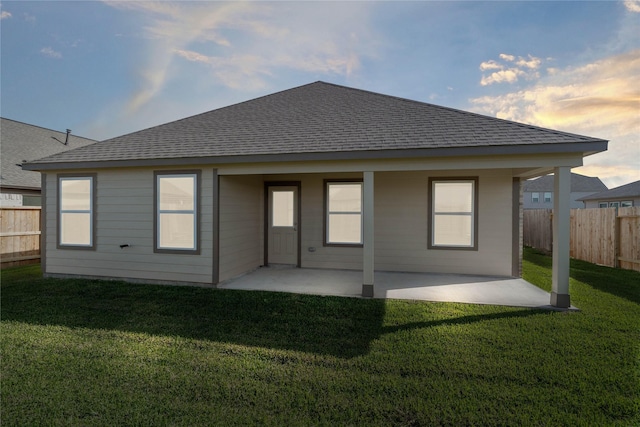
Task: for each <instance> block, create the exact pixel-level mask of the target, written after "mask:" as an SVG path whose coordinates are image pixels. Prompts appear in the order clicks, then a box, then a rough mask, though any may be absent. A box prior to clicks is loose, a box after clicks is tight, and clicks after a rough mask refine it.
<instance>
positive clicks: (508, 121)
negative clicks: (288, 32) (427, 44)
mask: <svg viewBox="0 0 640 427" xmlns="http://www.w3.org/2000/svg"><path fill="white" fill-rule="evenodd" d="M315 83H324V84H327V85H331V86H335V87H339V88H342V89H349V90H353V91H359V92H364V93H367V94H371V95H377V96H384V97H388V98H393V99H396V100H399V101H404V102H410V103H416V104H420V105H426V106H429V107H432V108H437V109H440V110H446V111H452V112H455V113H459V114H463V115H467V116H474V117H480V118H484V119H488V120H494V121H499V122H503V123H504V122H507V123H511V124H513V125H516V126H518V127H522V128H529V129H532V130H538V131H542V132H545V133H554V134H557V135H566V136H572V137H578V138H580V139H582V140H583V141H606V140H605V139H601V138H594V137H589V136H585V135H580V134H576V133H571V132H565V131H560V130H556V129H549V128H545V127H542V126H537V125H532V124H528V123H522V122H516V121H514V120H508V119H501V118H499V117H493V116H489V115H486V114H480V113H475V112H472V111H466V110H461V109H459V108H453V107H446V106H443V105H438V104H432V103H430V102H425V101H418V100H415V99H411V98H403V97H400V96H395V95H387V94H384V93H379V92H373V91H370V90H366V89H360V88H354V87H349V86H344V85H339V84H336V83H328V82H323V81H317V82H315ZM310 84H313V83H310ZM301 87H302V86H301ZM294 89H295V88H294Z"/></svg>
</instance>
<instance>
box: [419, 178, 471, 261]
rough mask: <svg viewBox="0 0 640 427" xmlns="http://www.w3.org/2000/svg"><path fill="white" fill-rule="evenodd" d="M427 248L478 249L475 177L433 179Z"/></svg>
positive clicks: (431, 180) (431, 183)
mask: <svg viewBox="0 0 640 427" xmlns="http://www.w3.org/2000/svg"><path fill="white" fill-rule="evenodd" d="M430 188H431V197H430V199H429V210H430V215H431V218H430V221H429V231H430V233H429V234H430V237H429V248H430V249H471V250H477V248H478V235H477V228H478V179H477V178H457V179H446V178H442V179H441V178H432V179H430Z"/></svg>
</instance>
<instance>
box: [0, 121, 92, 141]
mask: <svg viewBox="0 0 640 427" xmlns="http://www.w3.org/2000/svg"><path fill="white" fill-rule="evenodd" d="M0 119H2V120H8V121H10V122H14V123H19V124H21V125H25V126H31V127H34V128H38V129H43V130H48V131H49V132H57V133H59V134H60V135H63V136H64V135H65V134H66V132H62V131H59V130H55V129H51V128H46V127H44V126H38V125H33V124H31V123H26V122H23V121H20V120H14V119H9V118H7V117H0ZM69 136H73V137H76V138H82V139H88V140H89V141H94V142H99V140H97V139H93V138H87V137H86V136H80V135H76V134H74V133H70V134H69Z"/></svg>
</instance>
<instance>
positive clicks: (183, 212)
mask: <svg viewBox="0 0 640 427" xmlns="http://www.w3.org/2000/svg"><path fill="white" fill-rule="evenodd" d="M155 175H156V176H155V178H156V179H155V195H156V204H155V207H156V214H155V249H156V252H170V253H199V245H198V243H199V239H198V223H199V212H198V203H199V200H198V199H199V197H198V194H199V187H200V172H199V171H185V172H156V174H155Z"/></svg>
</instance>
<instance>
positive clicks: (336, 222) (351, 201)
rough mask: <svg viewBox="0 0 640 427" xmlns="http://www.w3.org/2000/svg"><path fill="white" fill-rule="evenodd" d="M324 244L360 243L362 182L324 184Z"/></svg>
mask: <svg viewBox="0 0 640 427" xmlns="http://www.w3.org/2000/svg"><path fill="white" fill-rule="evenodd" d="M325 205H326V209H325V245H362V182H332V181H326V184H325Z"/></svg>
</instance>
